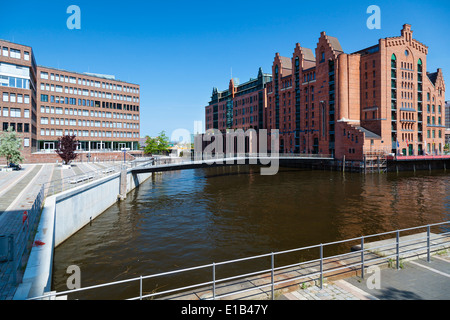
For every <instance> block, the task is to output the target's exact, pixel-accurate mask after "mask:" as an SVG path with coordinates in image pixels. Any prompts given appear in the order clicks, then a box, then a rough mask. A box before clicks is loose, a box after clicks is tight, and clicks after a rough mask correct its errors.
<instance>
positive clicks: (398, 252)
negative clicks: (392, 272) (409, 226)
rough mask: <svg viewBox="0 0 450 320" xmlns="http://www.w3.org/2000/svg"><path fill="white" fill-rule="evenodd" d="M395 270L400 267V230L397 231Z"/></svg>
mask: <svg viewBox="0 0 450 320" xmlns="http://www.w3.org/2000/svg"><path fill="white" fill-rule="evenodd" d="M396 246H397V249H396V250H397V270H399V269H400V231H397V244H396Z"/></svg>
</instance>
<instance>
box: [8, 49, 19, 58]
mask: <svg viewBox="0 0 450 320" xmlns="http://www.w3.org/2000/svg"><path fill="white" fill-rule="evenodd" d="M9 55H10V57H11V58H14V59H20V50H16V49H11V50H10V52H9Z"/></svg>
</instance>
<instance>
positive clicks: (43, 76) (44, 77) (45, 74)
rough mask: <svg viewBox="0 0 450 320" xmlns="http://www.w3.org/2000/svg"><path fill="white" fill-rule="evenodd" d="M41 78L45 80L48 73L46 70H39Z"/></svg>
mask: <svg viewBox="0 0 450 320" xmlns="http://www.w3.org/2000/svg"><path fill="white" fill-rule="evenodd" d="M41 79H46V80H48V73H47V72H42V71H41Z"/></svg>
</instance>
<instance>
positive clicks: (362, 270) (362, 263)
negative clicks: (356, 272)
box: [361, 236, 364, 279]
mask: <svg viewBox="0 0 450 320" xmlns="http://www.w3.org/2000/svg"><path fill="white" fill-rule="evenodd" d="M361 278H362V279H364V236H363V237H361Z"/></svg>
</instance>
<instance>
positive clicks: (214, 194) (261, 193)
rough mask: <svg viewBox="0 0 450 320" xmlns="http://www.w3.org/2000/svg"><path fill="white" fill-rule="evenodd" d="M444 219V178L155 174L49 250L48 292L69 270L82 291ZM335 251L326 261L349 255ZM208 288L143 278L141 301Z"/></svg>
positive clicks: (190, 279)
mask: <svg viewBox="0 0 450 320" xmlns="http://www.w3.org/2000/svg"><path fill="white" fill-rule="evenodd" d="M448 220H450V175H449V174H448V173H446V172H444V171H442V172H428V171H426V172H416V173H412V172H411V173H389V174H368V175H364V174H359V173H342V172H336V171H309V170H306V171H305V170H299V169H287V168H286V169H282V170H281V171H280V172H279V173H278V174H277V175H275V176H262V175H260V168H258V167H252V166H240V167H233V168H208V169H196V170H186V171H179V172H168V173H163V174H155V175H154V177H153V178H151V179H149V180H148V181H147V182H146V183H144V184H143V185H141V186H140V187H139V188H138V189H136V190H135V191H133V192H131V193H130V194H129V195H128V198H127V200H126V201H124V202H121V203H117V204H116V205H114V206H113V207H111V208H110V209H109V210H107V211H106V212H105V213H104V214H102V215H101V216H100V217H99V218H97V219H96V220H94V221H93V222H92V224H91V225H88V226H86V227H85V228H83V229H82V230H81V231H80V232H78V233H77V234H76V235H74V236H73V237H71V238H70V239H69V240H67V241H66V242H65V243H63V244H62V245H61V246H59V247H58V248H57V249H56V250H55V256H54V270H53V271H54V273H53V290H56V291H65V290H67V281H68V280H69V281H71V280H70V278H69V277H70V274H68V273H67V268H68V267H69V266H71V265H76V266H78V267H79V268H80V270H81V274H80V275H81V286H82V287H87V286H92V285H96V284H102V283H106V282H112V281H119V280H124V279H129V278H134V277H139V276H141V275H143V276H145V275H151V274H156V273H161V272H167V271H173V270H179V269H181V268H190V267H195V266H199V265H205V264H211V263H213V262H215V263H218V262H223V261H228V260H232V259H239V258H245V257H249V256H255V255H260V254H266V253H271V252H278V251H283V250H290V249H294V248H300V247H306V246H311V245H318V244H321V243H329V242H333V241H340V240H346V239H351V238H355V237H360V236H365V235H372V234H377V233H382V232H387V231H394V230H397V229H403V228H410V227H417V226H422V225H426V224H430V223H436V222H442V221H448ZM343 246H344V247H339V248H335V249H330V250H335V251H336V252H328V253H326V254H333V253H337V252H338V251H339V253H343V252H342V251H344V252H348V251H349V250H350V245H349V244H348V243H346V244H345V245H343ZM314 258H317V252H304V253H302V254H300V256H295V257H289V258H285V259H286V260H285V261H282V260H283V259H284V258H281V257H280V259H279V260H277V263H282V262H286V263H292V262H295V261H303V260H305V259H314ZM277 259H278V258H277ZM289 259H291V260H289ZM292 259H293V260H292ZM269 267H270V260H264V261H263V260H261V261H250V262H246V263H243V264H241V265H239V264H238V265H235V266H232V267H230V268H228V269H226V268H225V267H224V268H223V269H222V270H217V275H216V276H217V277H224V276H229V275H233V274H241V273H245V272H251V271H256V270H261V269H265V268H269ZM233 268H234V269H233ZM255 268H256V269H255ZM211 280H212V272H211V269H204V270H203V269H202V270H198V271H196V272H192V273H189V274H186V275H182V276H179V277H171V276H170V277H169V276H168V277H163V278H158V279H150V280H148V281H146V282H145V284H144V293H151V292H158V291H163V290H168V289H170V288H173V287H179V286H184V285H189V284H193V283H198V282H205V281H211ZM138 295H139V283H132V284H123V285H117V286H115V287H112V288H107V289H102V290H95V291H92V292H89V293H82V294H81V293H80V294H78V295H77V296H74V295H71V296H70V297H69V298H79V299H123V298H131V297H136V296H138Z"/></svg>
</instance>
